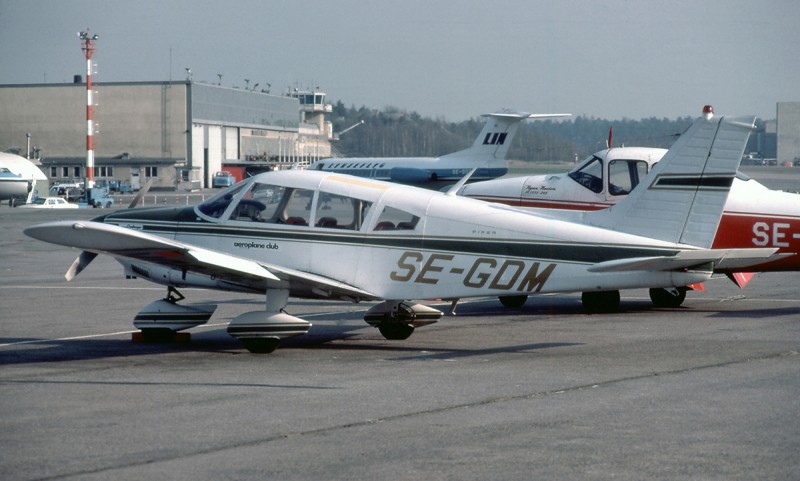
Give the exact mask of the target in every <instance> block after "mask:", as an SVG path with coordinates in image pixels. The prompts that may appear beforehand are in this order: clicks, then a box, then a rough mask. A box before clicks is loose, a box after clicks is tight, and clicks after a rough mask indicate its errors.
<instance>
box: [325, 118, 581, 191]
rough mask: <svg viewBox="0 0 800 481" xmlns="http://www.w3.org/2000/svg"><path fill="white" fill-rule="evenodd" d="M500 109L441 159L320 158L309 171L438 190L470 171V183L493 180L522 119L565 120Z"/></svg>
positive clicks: (502, 169) (502, 168)
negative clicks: (461, 146) (470, 138)
mask: <svg viewBox="0 0 800 481" xmlns="http://www.w3.org/2000/svg"><path fill="white" fill-rule="evenodd" d="M570 115H571V114H530V113H528V112H515V111H511V110H500V111H497V112H495V113H492V114H483V115H482V116H483V117H486V118H487V119H486V124H484V126H483V130H481V131H480V133H479V134H478V137H477V138H476V139H475V142H474V143H473V144H472V146H471V147H469V148H467V149H464V150H459V151H458V152H453V153H452V154H447V155H443V156H441V157H347V158H331V159H323V160H320V161H319V162H316V163H315V164H313V165H312V166H311V167H310V168H311V169H312V170H321V171H323V172H335V173H339V174H349V175H355V176H358V177H366V178H369V179H375V180H385V181H389V182H396V183H400V184H407V185H418V186H425V187H439V186H443V185H447V184H454V183H456V182H458V181H459V180H460V179H461V178H462V177H464V175H465V174H467V173H469V172H470V171H472V170H473V169H476V170H475V172H474V173H473V174H472V175H471V177H470V182H475V181H479V180H488V179H494V178H496V177H500V176H502V175H505V174H506V173H507V172H508V166H507V163H506V156H507V154H508V149H509V147H510V146H511V142H512V140H513V139H514V136H515V135H516V133H517V130H518V129H519V124H520V122H521V121H523V120H525V119H546V118H555V117H569V116H570Z"/></svg>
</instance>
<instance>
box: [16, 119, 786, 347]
mask: <svg viewBox="0 0 800 481" xmlns="http://www.w3.org/2000/svg"><path fill="white" fill-rule="evenodd" d="M753 122H754V118H749V119H739V120H735V119H734V120H728V119H723V118H720V119H715V118H712V117H711V116H706V117H704V118H700V119H698V120H697V121H696V122H695V123H694V124H693V125H692V126H691V127H690V129H689V130H688V131H687V132H686V133H685V134H684V135H683V136H682V137H681V138H680V139H679V140H678V141H677V142H676V143H675V145H674V146H673V148H672V149H671V150H670V151H669V152H668V153H667V154H666V155H665V156H664V157H663V158H662V160H661V162H659V164H658V165H657V166H656V167H655V168H654V169H653V171H652V172H651V173H650V174H649V175H648V176H647V177H645V178H644V179H643V180H642V182H641V185H640V186H639V188H637V189H636V190H635V191H634V192H633V193H632V194H631V195H629V196H628V197H627V198H626V199H624V200H622V201H620V202H619V203H618V204H617V205H615V206H614V207H612V208H610V209H608V210H606V211H598V212H592V213H587V214H586V215H585V218H584V220H583V222H570V221H565V220H559V219H553V218H549V217H546V216H540V215H532V214H529V213H526V212H521V211H519V210H517V209H514V208H510V207H508V206H502V205H497V204H490V203H486V202H482V201H479V200H475V199H467V198H463V197H459V196H456V195H452V194H454V193H455V191H456V190H457V189H458V188H459V187H461V186H462V185H456V186H454V188H453V189H451V191H450V192H448V193H441V192H437V191H431V190H425V189H420V188H415V187H410V186H403V185H395V184H390V183H385V182H380V181H374V180H367V179H363V178H359V177H353V176H347V175H341V174H331V173H326V172H320V171H278V172H268V173H264V174H260V175H257V176H254V177H252V178H249V179H247V180H245V181H242V182H240V183H238V184H236V185H235V186H233V187H231V188H229V189H228V190H226V191H224V192H221V193H220V194H218V195H216V196H214V197H212V198H211V199H209V200H207V201H206V202H204V203H202V204H200V205H198V206H196V207H187V208H179V207H176V208H153V209H128V210H123V211H118V212H115V213H110V214H107V215H104V216H101V217H98V218H96V219H95V220H93V221H60V222H51V223H46V224H40V225H37V226H33V227H30V228H28V229H26V230H25V233H26V234H27V235H29V236H31V237H34V238H36V239H40V240H43V241H46V242H51V243H54V244H60V245H66V246H71V247H76V248H79V249H83V250H84V252H82V253H81V255H80V257H79V258H78V259H77V260H76V261H75V263H74V264H73V266H72V267H71V268H70V271H69V272H68V273H67V278H68V279H70V278H72V277H73V276H74V275H76V274H77V273H79V272H80V271H81V270H82V269H83V268H85V267H86V265H87V264H88V263H89V262H90V261H91V260H92V259H93V258H94V257H95V256H96V255H97V254H106V255H110V256H113V257H114V258H115V259H116V260H117V261H119V262H120V263H121V264H122V265H123V267H124V271H125V274H126V275H127V276H129V277H140V278H144V279H147V280H150V281H152V282H155V283H159V284H163V285H166V286H167V288H168V289H167V291H168V294H167V297H166V298H165V299H161V300H158V301H155V302H153V303H151V304H150V305H148V306H146V307H145V308H144V309H142V311H140V312H139V313H138V314H137V315H136V318H135V320H134V325H135V326H136V327H137V328H140V329H142V331H143V333H144V334H145V335H147V334H154V333H159V332H163V331H168V332H171V331H178V330H181V329H186V328H190V327H193V326H197V325H200V324H203V323H205V322H206V321H207V320H208V318H209V317H210V316H211V314H212V313H213V311H214V308H215V306H211V307H208V306H189V305H182V304H179V303H178V302H179V301H180V300H181V299H183V296H181V295H180V294H179V293H178V292H177V290H176V289H177V288H182V287H201V288H209V289H220V290H227V291H238V292H246V293H258V294H261V295H266V307H265V309H264V310H262V311H255V312H248V313H245V314H242V315H240V316H238V317H236V318H234V319H233V320H232V321H231V322H230V324H229V326H228V328H227V331H228V333H229V334H230V335H232V336H233V337H235V338H237V339H239V340H241V341H242V342H243V343H244V345H245V346H246V347H247V348H248V349H249V350H250V351H253V352H271V351H272V350H274V349H275V348H276V347H277V346H278V344H279V342H280V339H283V338H287V337H291V336H296V335H300V334H305V333H306V332H307V331H308V329H309V327H310V326H311V325H310V324H309V323H308V322H306V321H304V320H302V319H299V318H297V317H294V316H292V315H290V314H287V313H286V312H284V308H285V307H286V305H287V303H288V298H289V297H290V296H297V297H305V298H324V299H342V300H349V301H354V302H358V301H382V302H380V303H377V304H375V305H373V306H372V307H371V308H370V309H369V310H368V311H367V313H366V315H365V318H364V319H365V321H366V322H367V323H369V324H370V325H372V326H375V327H377V328H378V329H379V330H380V332H381V333H382V334H383V335H384V337H386V338H388V339H405V338H407V337H408V336H410V335H411V333H412V332H413V331H414V329H415V327H417V326H421V325H425V324H429V323H432V322H436V321H437V320H438V319H439V318H440V317H441V315H442V312H440V311H439V310H436V309H433V308H430V307H427V306H424V305H422V304H419V303H415V302H413V301H410V300H413V299H433V298H435V299H450V300H453V302H454V304H453V307H455V301H456V300H457V299H459V298H465V297H482V296H527V295H529V294H539V293H560V292H586V293H587V294H585V295H584V298H583V300H584V303H589V304H594V305H596V306H603V305H605V304H608V303H611V304H614V303H615V302H616V303H618V302H619V292H618V289H624V288H637V287H642V286H647V287H678V286H685V285H688V284H692V283H696V282H702V281H705V280H707V279H708V278H709V277H710V276H711V274H712V272H713V270H714V269H715V268H729V267H730V268H737V269H739V268H742V267H745V266H749V265H751V264H753V263H758V262H763V260H764V259H769V258H771V256H772V255H773V254H774V252H775V249H774V248H763V249H709V247H710V246H711V242H712V240H713V238H714V233H715V231H716V227H717V223H718V222H719V218H720V216H721V213H722V208H723V205H724V204H725V199H726V198H727V195H728V191H729V189H730V186H731V184H732V182H733V179H734V176H735V174H736V170H737V168H738V164H739V160H740V159H741V156H742V152H743V150H744V148H745V144H746V141H747V138H748V136H749V133H750V130H751V129H752V127H753Z"/></svg>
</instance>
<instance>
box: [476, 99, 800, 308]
mask: <svg viewBox="0 0 800 481" xmlns="http://www.w3.org/2000/svg"><path fill="white" fill-rule="evenodd" d="M711 111H712V109H711V108H710V107H709V106H706V107H705V108H704V112H707V113H708V114H710V113H711ZM666 152H667V150H666V149H656V148H645V147H617V148H609V149H606V150H601V151H599V152H597V153H595V154H592V155H590V156H589V157H588V158H586V159H585V160H584V161H583V162H581V163H580V164H578V165H577V166H576V167H575V168H574V169H572V170H571V171H569V172H566V173H562V174H547V175H531V176H520V177H504V178H500V179H495V180H489V181H485V182H477V183H474V184H469V185H466V186H464V187H463V188H462V190H461V192H460V193H461V194H462V195H464V196H465V197H472V198H476V199H481V200H484V201H488V202H497V203H502V204H507V205H511V206H516V207H520V208H523V209H531V210H536V212H538V213H542V212H543V211H544V212H548V213H549V214H550V215H553V216H557V217H559V218H562V219H565V218H566V219H570V220H573V221H577V220H579V219H580V218H582V217H583V213H584V212H587V211H596V210H601V209H607V208H609V207H611V206H613V205H615V204H616V203H617V202H619V201H620V200H621V199H624V198H625V197H626V196H627V195H628V193H629V192H631V190H633V188H634V187H636V185H637V184H638V183H639V181H640V180H641V179H642V178H644V176H645V175H646V174H647V173H648V172H649V171H650V169H651V168H652V167H653V166H654V165H655V164H656V162H658V161H659V160H661V158H662V157H663V156H664V154H665V153H666ZM651 207H652V209H653V211H654V212H658V211H659V210H660V211H661V215H663V216H669V215H670V210H671V209H672V207H669V206H666V205H664V206H661V207H660V208H659V206H657V205H653V206H651ZM712 247H713V248H714V249H730V248H750V247H774V248H777V249H778V252H779V253H781V254H784V256H783V257H781V258H779V259H777V260H770V261H766V262H764V263H761V264H757V265H753V266H750V267H748V271H750V272H737V271H736V270H725V269H717V270H716V271H717V272H718V273H724V274H727V275H728V276H729V277H730V278H731V279H732V280H733V281H734V282H735V283H736V284H737V285H738V286H739V287H742V288H743V287H744V286H745V285H746V284H747V283H748V282H749V280H750V278H751V277H752V276H753V274H752V273H754V272H768V271H795V270H800V194H794V193H790V192H782V191H777V190H771V189H768V188H767V187H765V186H764V185H762V184H760V183H759V182H757V181H756V180H754V179H751V178H749V177H747V176H745V175H744V174H742V173H737V175H736V178H735V179H734V181H733V185H732V186H731V191H730V195H729V196H728V199H727V202H726V203H725V208H724V212H723V216H722V219H721V221H720V224H719V228H718V229H717V232H716V235H715V237H714V242H713V244H712ZM786 254H789V255H786ZM655 291H656V292H653V291H651V297H653V301H654V303H656V304H658V305H672V306H674V305H680V303H681V302H683V299H684V297H685V294H686V291H685V290H684V289H678V290H673V291H672V296H667V297H666V298H662V297H661V296H663V295H664V293H663V292H657V291H659V290H655Z"/></svg>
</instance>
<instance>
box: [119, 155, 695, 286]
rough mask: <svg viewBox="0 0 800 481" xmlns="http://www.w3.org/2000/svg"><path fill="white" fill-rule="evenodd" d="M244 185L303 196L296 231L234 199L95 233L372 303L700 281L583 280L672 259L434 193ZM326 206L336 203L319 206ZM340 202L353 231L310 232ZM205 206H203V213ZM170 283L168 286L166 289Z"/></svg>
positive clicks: (639, 276) (593, 230) (616, 237)
mask: <svg viewBox="0 0 800 481" xmlns="http://www.w3.org/2000/svg"><path fill="white" fill-rule="evenodd" d="M252 182H253V184H257V183H258V182H268V183H275V184H276V185H277V184H280V185H283V186H292V187H294V188H297V189H306V188H307V189H308V192H309V193H310V194H309V196H308V197H305V198H303V200H302V202H301V203H298V206H299V207H298V209H299V213H300V214H303V212H306V213H307V214H308V217H307V218H306V219H304V220H305V224H306V225H290V224H287V223H277V222H269V221H257V222H256V221H253V220H241V219H242V217H237V215H238V214H237V212H238V211H240V210H241V208H240V206H237V205H236V202H237V201H239V202H242V203H243V201H244V200H245V199H244V198H245V197H247V196H248V195H249V194H245V195H241V191H240V194H239V195H238V196H234V200H233V201H231V202H230V205H227V206H226V207H225V208H224V212H223V213H222V214H219V217H214V216H213V215H212V216H210V215H207V214H206V213H204V212H203V209H205V210H206V211H207V212H211V209H210V208H204V207H203V206H200V207H198V208H197V209H196V210H195V212H194V214H195V215H194V216H191V217H192V220H191V221H188V222H187V221H185V220H184V221H181V222H168V221H167V222H165V221H163V220H158V221H155V220H154V221H147V220H146V218H145V217H146V216H141V215H139V214H138V211H137V210H131V211H123V212H119V213H117V214H112V215H110V216H107V217H106V220H105V222H108V223H115V224H118V225H121V226H124V227H133V228H137V229H141V230H143V231H145V232H150V233H155V234H158V235H160V236H166V237H169V238H172V239H174V240H177V241H179V242H183V243H186V244H191V245H196V246H200V247H204V248H207V249H212V250H215V251H220V252H225V253H228V254H232V255H235V256H239V257H243V258H249V259H253V260H256V261H258V262H263V263H267V264H278V265H281V266H284V267H288V268H291V269H296V270H299V271H303V272H308V273H313V274H315V275H320V276H324V277H326V278H330V279H336V280H337V281H340V282H343V283H345V284H349V285H351V286H355V287H358V288H360V289H363V290H364V291H367V292H370V293H372V294H374V295H376V296H377V297H380V298H384V299H430V298H460V297H473V296H487V295H492V296H494V295H521V294H533V293H546V292H573V291H594V290H611V289H623V288H633V287H641V286H643V285H644V286H651V287H666V286H682V285H686V284H689V283H693V282H699V281H702V280H705V279H707V278H708V276H709V273H708V272H645V271H633V272H614V273H608V272H606V273H602V274H600V273H595V272H590V271H589V270H588V268H589V267H591V266H593V265H595V264H597V263H600V262H604V261H608V260H614V259H619V258H632V257H646V256H658V255H671V254H674V253H675V252H676V251H677V250H679V249H680V248H679V247H677V246H675V245H673V244H670V243H666V242H660V241H656V240H653V239H648V238H643V237H638V236H634V235H630V234H624V233H620V232H614V231H610V230H606V229H601V228H597V227H591V226H585V225H578V224H574V223H570V222H564V221H560V220H552V219H546V218H540V217H536V216H530V215H527V214H525V213H522V212H519V211H516V210H513V209H509V208H506V207H503V206H497V205H490V204H487V203H484V202H480V201H475V200H469V199H464V198H458V197H451V196H447V195H444V194H441V193H438V192H433V191H424V190H420V189H411V190H410V189H409V188H404V187H402V186H393V187H391V188H389V187H387V184H383V183H379V182H370V181H354V180H353V179H352V178H348V177H345V176H337V175H331V174H325V173H322V172H319V173H318V174H317V175H315V174H314V173H312V172H304V173H293V172H292V171H286V172H275V173H270V174H267V175H263V176H259V177H258V180H256V181H252ZM248 188H251V187H249V186H245V187H244V188H243V190H247V189H248ZM253 188H255V185H254V186H253ZM311 193H313V194H311ZM271 195H272V194H271ZM329 195H335V196H341V198H339V197H337V198H336V200H334V201H330V202H327V201H326V199H327V198H328V196H329ZM348 199H360V200H362V201H364V202H367V203H369V210H368V212H367V214H366V215H365V216H364V218H363V220H362V222H361V223H360V225H358V227H357V228H355V227H356V226H351V227H352V228H349V227H348V228H343V225H342V223H341V222H340V223H339V226H338V227H333V228H329V227H321V226H318V224H320V222H321V221H322V219H323V216H324V218H330V217H336V216H337V209H338V210H342V211H344V213H345V214H347V211H348V210H349V204H348V203H347V200H348ZM276 202H277V201H276ZM212 204H214V201H213V200H212V201H209V202H207V203H206V205H212ZM386 207H394V208H398V209H402V210H403V211H405V212H407V213H408V214H410V215H411V216H412V217H415V218H417V219H419V221H418V223H417V224H416V225H415V226H414V227H413V228H412V229H403V230H400V229H393V230H380V228H379V226H380V225H381V224H382V217H381V216H382V215H383V212H385V210H386ZM214 215H217V214H214ZM154 217H155V216H154ZM183 217H184V218H187V217H189V216H186V215H184V216H183ZM397 224H398V225H399V224H400V223H397ZM681 248H686V246H682V247H681ZM175 277H176V276H174V275H173V276H169V281H170V283H175V282H174V281H175ZM165 283H166V282H165ZM231 288H233V287H231ZM295 295H297V293H295Z"/></svg>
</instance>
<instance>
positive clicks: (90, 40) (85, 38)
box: [78, 28, 98, 203]
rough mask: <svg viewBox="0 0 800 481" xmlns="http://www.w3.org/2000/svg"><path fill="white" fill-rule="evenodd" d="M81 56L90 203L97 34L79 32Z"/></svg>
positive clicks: (92, 176) (92, 173)
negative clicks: (84, 69)
mask: <svg viewBox="0 0 800 481" xmlns="http://www.w3.org/2000/svg"><path fill="white" fill-rule="evenodd" d="M78 37H79V38H80V39H81V43H82V45H83V46H82V47H81V50H83V54H84V55H85V56H86V175H85V176H84V184H83V187H84V189H85V190H86V202H87V203H90V201H91V188H92V187H94V141H93V138H92V137H93V135H94V125H93V124H92V103H93V102H92V54H93V53H94V41H95V40H97V39H98V36H97V34H94V35H91V34H90V33H89V29H88V28H87V29H86V30H84V31H82V32H79V33H78Z"/></svg>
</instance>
